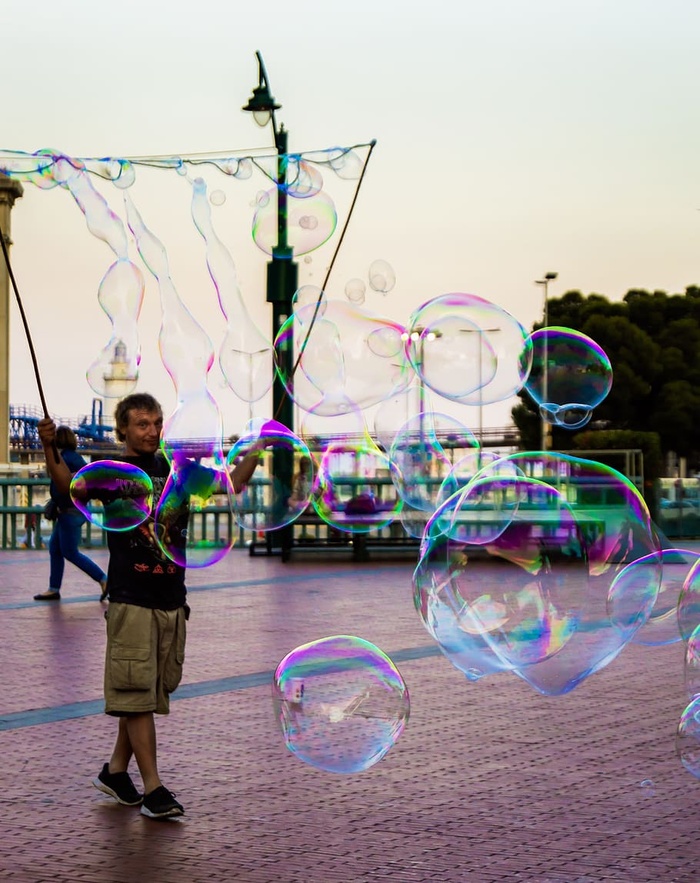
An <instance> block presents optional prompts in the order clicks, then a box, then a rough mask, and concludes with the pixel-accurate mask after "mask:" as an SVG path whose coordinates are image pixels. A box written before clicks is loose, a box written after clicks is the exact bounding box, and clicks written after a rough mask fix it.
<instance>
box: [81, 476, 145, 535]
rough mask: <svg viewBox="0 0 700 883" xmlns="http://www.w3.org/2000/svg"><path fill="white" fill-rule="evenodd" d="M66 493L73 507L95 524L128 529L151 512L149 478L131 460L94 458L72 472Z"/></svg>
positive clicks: (109, 527) (109, 528)
mask: <svg viewBox="0 0 700 883" xmlns="http://www.w3.org/2000/svg"><path fill="white" fill-rule="evenodd" d="M70 495H71V499H72V500H73V502H74V503H75V506H76V508H77V509H78V510H79V511H80V512H82V513H83V515H84V516H85V517H86V518H87V519H88V521H90V522H91V523H92V524H94V525H96V526H97V527H101V528H103V529H104V530H115V531H121V530H131V529H132V528H134V527H137V526H138V525H139V524H141V523H142V522H144V521H145V520H146V519H147V518H148V516H149V515H150V514H151V507H152V505H153V481H152V480H151V478H150V477H149V476H148V475H147V474H146V473H145V472H144V471H143V469H139V467H138V466H134V465H133V464H131V463H125V462H121V461H119V460H95V462H94V463H88V464H87V465H85V466H83V467H82V469H79V470H78V471H77V472H76V473H75V475H74V476H73V478H72V480H71V484H70Z"/></svg>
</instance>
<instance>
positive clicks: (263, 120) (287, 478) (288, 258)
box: [242, 52, 298, 558]
mask: <svg viewBox="0 0 700 883" xmlns="http://www.w3.org/2000/svg"><path fill="white" fill-rule="evenodd" d="M255 55H256V58H257V60H258V85H257V86H256V87H255V88H254V89H253V94H252V96H251V98H250V100H249V101H248V103H247V104H246V105H245V107H243V108H242V109H243V110H244V111H246V112H248V113H252V114H253V118H254V119H255V122H256V123H257V124H258V125H259V126H261V127H264V126H266V125H267V124H268V123H270V122H271V123H272V132H273V136H274V139H275V149H276V150H277V244H276V245H275V246H273V248H272V260H271V261H270V262H269V263H268V265H267V301H268V303H270V304H272V339H273V340H274V339H275V338H276V337H277V333H278V331H279V330H280V328H281V327H282V325H283V324H284V323H285V322H286V321H287V319H288V318H289V316H290V315H291V312H292V298H293V297H294V293H295V292H296V290H297V288H298V281H297V280H298V267H297V264H296V263H295V262H294V260H293V257H294V251H293V249H292V248H291V247H290V245H289V242H288V241H287V164H288V160H289V158H288V156H287V134H288V133H287V130H286V129H285V128H284V125H280V126H278V125H277V117H276V116H275V111H277V110H280V107H281V105H279V104H277V103H276V102H275V99H274V98H273V97H272V94H271V92H270V86H269V82H268V78H267V71H266V70H265V65H264V63H263V60H262V55H261V54H260V53H259V52H256V53H255ZM275 361H276V365H277V370H276V371H275V374H274V377H273V381H272V411H273V417H274V418H275V420H277V421H279V422H280V423H282V424H283V425H284V426H286V427H287V428H289V429H291V430H292V431H293V430H294V402H293V401H292V398H291V395H290V394H289V392H288V391H287V390H288V389H289V390H291V389H292V384H293V382H294V381H293V377H292V373H293V363H294V353H293V348H292V343H291V340H290V339H289V338H288V337H286V338H285V340H283V341H282V342H281V343H279V344H277V345H276V347H275ZM282 376H284V377H285V378H286V381H287V388H285V384H284V383H283V382H282ZM293 469H294V462H293V457H292V453H291V451H287V450H279V449H275V450H274V451H273V456H272V474H273V480H274V484H275V486H276V487H277V488H279V493H280V499H281V498H282V497H283V496H284V494H285V493H286V489H289V493H288V494H287V497H288V496H289V494H291V488H292V474H293ZM282 502H283V503H285V504H286V498H285V499H284V500H283V501H282ZM282 502H281V503H280V505H281V504H282ZM278 533H279V535H280V542H281V546H282V557H283V558H285V557H286V553H288V551H289V548H290V546H291V537H292V532H291V527H289V528H283V529H282V530H280V531H279V532H278Z"/></svg>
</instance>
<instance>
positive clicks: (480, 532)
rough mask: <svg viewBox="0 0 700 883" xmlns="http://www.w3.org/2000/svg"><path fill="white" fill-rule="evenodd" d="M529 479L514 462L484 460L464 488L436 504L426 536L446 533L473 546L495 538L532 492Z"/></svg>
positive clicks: (511, 520) (507, 525)
mask: <svg viewBox="0 0 700 883" xmlns="http://www.w3.org/2000/svg"><path fill="white" fill-rule="evenodd" d="M528 481H529V479H526V480H522V476H521V475H520V474H519V471H518V470H517V469H515V468H514V467H513V465H512V464H510V463H505V464H503V465H501V462H500V461H499V462H498V466H493V467H490V466H488V465H486V464H484V465H483V466H482V468H481V469H480V470H479V471H478V472H477V473H476V474H475V475H474V477H473V478H472V479H471V480H470V481H469V483H468V484H467V485H466V486H465V487H464V488H462V489H461V490H459V491H457V492H455V493H454V494H452V496H450V497H448V498H447V499H446V500H445V501H444V503H442V504H438V505H437V506H436V509H435V514H434V516H433V517H432V518H431V519H430V521H429V522H428V524H427V525H426V540H430V539H432V538H435V537H437V536H440V535H444V536H445V537H448V538H449V539H450V540H453V541H457V542H461V543H468V544H470V545H473V546H486V545H489V544H491V543H493V542H495V541H496V540H497V539H498V538H499V537H500V536H501V534H503V532H504V531H505V530H506V528H507V527H509V526H510V525H511V523H512V522H513V519H514V518H515V517H516V515H517V514H518V508H519V506H520V505H521V503H523V502H524V500H526V499H527V497H528V495H529V494H530V492H531V486H530V485H529V484H528Z"/></svg>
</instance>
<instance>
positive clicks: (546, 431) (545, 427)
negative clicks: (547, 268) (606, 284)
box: [535, 273, 557, 451]
mask: <svg viewBox="0 0 700 883" xmlns="http://www.w3.org/2000/svg"><path fill="white" fill-rule="evenodd" d="M556 278H557V274H556V273H545V274H544V278H543V279H535V285H541V286H542V287H543V288H544V311H543V316H544V323H543V326H542V327H543V328H545V329H546V328H547V326H548V325H549V283H550V282H553V281H554V280H555V279H556ZM542 343H543V348H542V402H543V403H544V404H547V396H548V390H547V373H548V367H549V366H548V364H547V361H548V358H549V353H548V352H547V332H546V331H545V333H544V334H543V336H542ZM542 413H543V414H544V412H542ZM551 431H552V427H551V425H550V423H549V421H548V420H546V418H545V417H544V416H542V450H543V451H546V450H548V449H549V439H550V434H551Z"/></svg>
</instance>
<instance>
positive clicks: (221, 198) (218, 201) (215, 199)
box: [209, 190, 226, 205]
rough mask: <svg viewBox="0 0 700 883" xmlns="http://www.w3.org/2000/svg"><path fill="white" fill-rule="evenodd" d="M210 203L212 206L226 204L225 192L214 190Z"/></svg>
mask: <svg viewBox="0 0 700 883" xmlns="http://www.w3.org/2000/svg"><path fill="white" fill-rule="evenodd" d="M209 201H210V202H211V204H212V205H223V204H224V203H225V202H226V194H225V193H224V191H223V190H212V192H211V194H210V196H209Z"/></svg>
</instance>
